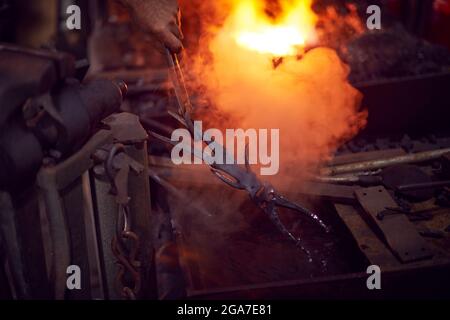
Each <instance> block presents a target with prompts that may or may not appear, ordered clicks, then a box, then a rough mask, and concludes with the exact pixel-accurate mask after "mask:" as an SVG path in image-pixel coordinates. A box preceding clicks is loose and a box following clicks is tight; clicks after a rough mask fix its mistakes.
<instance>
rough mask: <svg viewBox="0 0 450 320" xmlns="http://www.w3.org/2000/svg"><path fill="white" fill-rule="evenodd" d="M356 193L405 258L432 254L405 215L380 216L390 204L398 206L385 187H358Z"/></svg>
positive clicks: (396, 249) (406, 260) (401, 256)
mask: <svg viewBox="0 0 450 320" xmlns="http://www.w3.org/2000/svg"><path fill="white" fill-rule="evenodd" d="M356 197H357V198H358V200H359V202H360V204H361V206H362V207H363V208H364V210H365V212H366V213H367V214H368V217H369V218H370V220H371V222H372V223H373V224H375V225H376V226H377V227H378V230H379V231H380V232H381V234H382V235H383V239H384V241H386V243H387V244H388V246H389V247H390V249H391V250H392V251H393V252H394V253H395V254H396V255H397V257H398V258H399V259H400V260H401V261H402V262H405V263H406V262H413V261H417V260H422V259H428V258H431V257H432V256H433V254H434V253H433V250H432V248H431V247H430V245H429V244H427V243H426V241H425V240H424V239H423V238H422V237H421V236H420V235H419V233H418V232H417V230H416V229H415V227H414V225H412V223H411V222H410V221H409V220H408V219H407V218H406V216H404V215H403V214H392V215H389V216H385V217H384V218H383V219H380V216H379V214H380V213H382V212H384V211H386V210H387V209H389V208H398V205H397V203H396V202H395V201H394V199H392V197H391V196H390V194H389V193H388V192H387V190H386V189H385V188H384V187H382V186H379V187H372V188H366V189H360V190H358V191H356Z"/></svg>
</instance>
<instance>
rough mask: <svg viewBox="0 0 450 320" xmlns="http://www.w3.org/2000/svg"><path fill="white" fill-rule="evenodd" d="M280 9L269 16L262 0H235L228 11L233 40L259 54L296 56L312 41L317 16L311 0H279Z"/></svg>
mask: <svg viewBox="0 0 450 320" xmlns="http://www.w3.org/2000/svg"><path fill="white" fill-rule="evenodd" d="M280 9H281V13H280V14H279V15H278V16H277V17H275V18H271V17H269V16H268V15H267V14H266V12H265V11H264V1H258V0H237V1H236V2H235V6H234V9H233V12H232V13H231V21H232V22H231V25H232V29H233V32H232V34H233V37H234V39H235V41H236V42H237V43H238V44H239V45H240V46H242V47H244V48H247V49H250V50H253V51H257V52H259V53H262V54H271V55H274V56H293V55H296V54H297V53H298V52H299V49H301V48H302V47H304V46H305V44H306V43H307V42H313V41H314V40H315V34H314V26H315V23H316V20H317V17H316V15H315V14H314V12H313V11H312V10H311V0H291V1H289V0H281V1H280Z"/></svg>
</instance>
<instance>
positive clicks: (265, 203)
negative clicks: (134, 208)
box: [151, 51, 329, 262]
mask: <svg viewBox="0 0 450 320" xmlns="http://www.w3.org/2000/svg"><path fill="white" fill-rule="evenodd" d="M166 54H167V60H168V63H169V72H170V77H171V80H172V82H173V86H174V92H175V97H176V100H177V104H178V114H173V113H171V115H172V116H173V117H174V118H175V119H177V120H178V121H179V122H180V123H181V124H182V125H183V126H184V127H186V128H187V129H188V130H189V131H190V132H191V134H192V135H195V131H194V124H193V121H192V119H191V113H192V112H193V109H194V108H193V106H192V103H191V101H190V97H189V94H188V92H187V89H186V85H185V80H184V75H183V71H182V69H181V66H180V64H179V61H178V57H177V56H176V55H175V54H171V53H170V52H169V51H167V53H166ZM151 134H152V135H153V136H155V137H157V138H159V139H160V140H162V141H165V142H167V143H169V144H172V145H175V143H174V142H173V141H171V140H170V139H167V138H165V137H163V136H161V135H159V134H156V133H151ZM194 138H195V139H197V140H200V141H201V140H203V139H202V137H197V136H194ZM217 147H219V148H222V150H223V154H224V156H225V158H227V155H226V149H225V148H224V147H223V146H216V148H217ZM197 152H198V150H197V151H196V150H194V151H193V153H194V155H196V154H197ZM209 163H212V164H211V165H210V168H211V171H212V172H213V173H214V174H215V175H216V176H217V177H218V178H219V179H220V180H222V181H223V182H225V183H226V184H228V185H229V186H231V187H233V188H235V189H239V190H246V191H247V192H248V194H249V196H250V198H251V199H252V200H253V202H254V203H255V204H256V205H257V206H258V207H259V208H260V209H261V210H263V211H264V212H265V213H266V214H267V216H268V217H269V218H270V220H271V221H272V222H273V223H274V224H275V226H276V227H277V228H278V230H279V231H280V232H281V233H282V234H284V235H285V236H287V237H288V238H289V239H291V240H293V241H294V242H295V243H296V245H297V246H299V247H300V248H301V249H302V250H303V251H304V252H305V253H306V254H307V256H308V259H309V261H310V262H312V256H311V253H310V251H309V250H308V249H307V248H305V247H304V246H303V244H302V239H301V238H297V237H296V236H294V235H293V234H292V233H291V232H290V231H289V230H288V229H287V227H286V226H285V225H284V224H283V222H282V221H281V220H280V217H279V214H278V209H279V208H280V207H283V208H287V209H291V210H293V211H296V212H298V213H302V214H304V215H305V216H307V217H308V218H310V219H312V220H313V221H314V222H316V223H317V224H318V225H319V226H320V227H321V228H323V229H324V230H325V231H326V232H329V228H328V227H327V226H326V225H325V223H324V222H323V221H322V220H321V219H320V218H319V217H318V216H317V215H316V214H315V213H313V212H311V211H310V210H308V209H307V208H305V207H303V206H301V205H299V204H296V203H293V202H291V201H289V200H288V199H286V198H284V197H283V196H282V195H280V194H279V193H278V192H277V191H276V190H275V189H274V187H273V186H272V185H270V184H269V183H267V182H262V181H261V180H260V179H259V178H258V177H257V176H256V175H255V173H254V172H253V171H252V170H251V168H250V165H249V161H248V148H246V164H245V167H244V166H240V165H237V164H218V163H214V162H209Z"/></svg>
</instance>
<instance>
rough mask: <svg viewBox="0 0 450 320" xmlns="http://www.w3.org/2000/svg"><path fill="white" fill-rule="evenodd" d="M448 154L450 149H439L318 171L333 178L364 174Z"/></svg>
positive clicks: (434, 158)
mask: <svg viewBox="0 0 450 320" xmlns="http://www.w3.org/2000/svg"><path fill="white" fill-rule="evenodd" d="M449 152H450V148H446V149H439V150H433V151H426V152H418V153H412V154H407V155H401V156H397V157H391V158H385V159H377V160H371V161H363V162H358V163H351V164H345V165H339V166H334V167H326V168H322V169H321V170H320V174H321V175H322V176H334V175H338V174H345V173H351V172H364V171H369V170H376V169H383V168H386V167H389V166H393V165H397V164H413V163H420V162H426V161H432V160H436V159H439V158H440V157H442V156H443V155H445V154H446V153H449Z"/></svg>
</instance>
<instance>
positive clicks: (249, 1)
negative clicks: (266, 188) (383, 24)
mask: <svg viewBox="0 0 450 320" xmlns="http://www.w3.org/2000/svg"><path fill="white" fill-rule="evenodd" d="M189 3H191V1H189ZM191 4H192V3H191ZM196 9H198V10H200V15H201V16H202V15H205V16H206V17H208V19H205V20H204V21H203V26H202V35H201V39H200V41H199V42H198V43H199V48H198V50H197V54H196V55H192V56H193V57H195V58H194V61H193V63H191V65H192V66H194V67H193V69H192V71H193V72H194V74H195V79H197V80H198V82H199V84H200V85H201V86H202V87H203V88H204V89H205V91H204V93H205V94H206V95H207V96H208V98H209V100H210V101H212V102H213V103H214V105H216V106H217V107H218V109H219V110H220V111H222V112H225V113H227V114H230V115H232V116H233V119H235V120H233V121H236V122H235V126H236V127H241V128H244V129H249V128H254V129H257V130H259V129H279V130H280V162H281V168H280V176H284V175H285V174H287V173H289V174H290V175H292V174H297V175H298V174H300V173H301V172H303V170H304V169H306V168H311V167H315V166H317V165H318V164H319V163H320V162H321V161H323V160H325V159H327V158H328V157H329V156H330V154H331V153H332V152H333V151H335V149H336V148H337V147H338V146H339V145H340V144H341V143H342V142H344V141H346V140H348V139H350V138H352V137H353V136H354V135H355V134H357V133H358V131H359V130H360V129H361V128H362V127H364V125H365V123H366V118H367V114H366V112H361V111H360V102H361V95H360V93H359V92H358V91H357V90H356V89H355V88H353V87H352V86H351V85H350V84H349V83H348V81H347V77H348V74H349V68H348V67H347V66H346V65H345V64H343V62H342V61H341V60H340V59H339V57H338V55H337V54H336V52H335V51H333V50H332V49H327V48H317V49H314V50H311V51H309V52H307V53H306V54H304V49H305V47H306V46H310V45H313V44H315V42H316V41H317V38H316V33H315V22H316V21H317V17H316V15H315V14H314V12H313V11H312V10H311V0H303V1H302V0H290V1H288V0H279V1H257V0H239V1H238V0H221V1H214V2H208V4H205V3H204V2H203V3H202V4H201V5H199V6H198V7H196ZM187 12H189V10H187ZM205 21H206V22H205ZM213 124H214V125H215V126H216V127H219V128H220V127H221V126H220V123H213Z"/></svg>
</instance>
